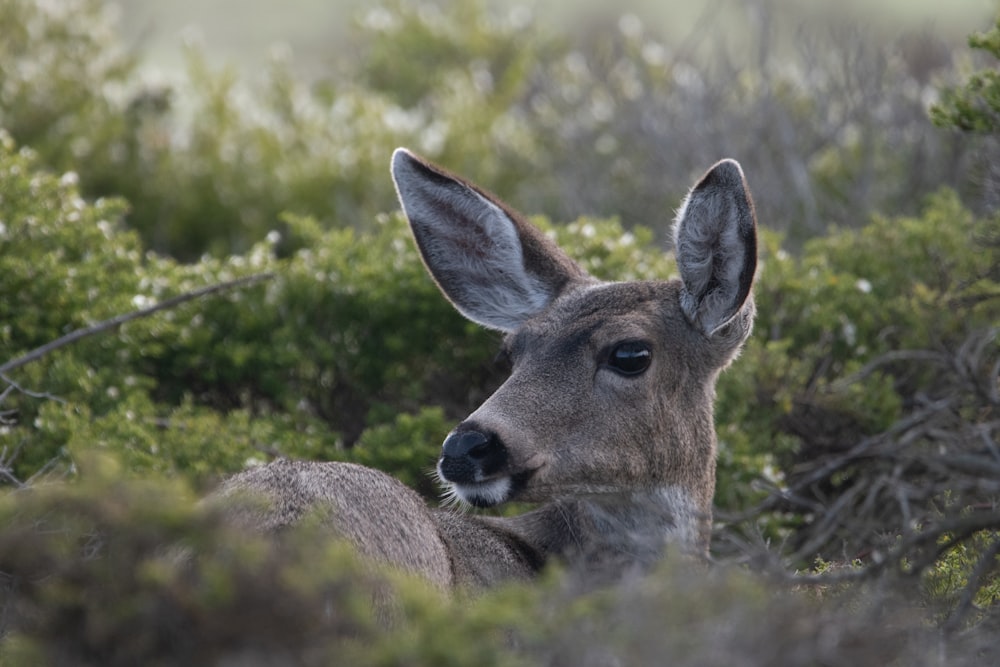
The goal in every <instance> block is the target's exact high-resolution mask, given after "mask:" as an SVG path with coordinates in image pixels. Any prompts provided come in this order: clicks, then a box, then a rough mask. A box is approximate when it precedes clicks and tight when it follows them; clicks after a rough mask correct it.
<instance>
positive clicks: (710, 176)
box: [694, 158, 747, 191]
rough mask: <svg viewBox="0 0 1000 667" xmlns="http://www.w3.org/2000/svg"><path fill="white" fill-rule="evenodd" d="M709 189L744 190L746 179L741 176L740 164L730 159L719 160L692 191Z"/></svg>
mask: <svg viewBox="0 0 1000 667" xmlns="http://www.w3.org/2000/svg"><path fill="white" fill-rule="evenodd" d="M710 187H721V188H725V189H741V190H744V191H745V190H746V189H747V187H746V178H745V177H744V176H743V168H742V167H740V163H739V162H737V161H736V160H733V159H731V158H726V159H725V160H719V161H718V162H716V163H715V164H714V165H712V167H711V168H709V170H708V171H706V172H705V175H704V176H702V177H701V180H700V181H698V184H697V185H696V186H694V190H702V189H704V188H710Z"/></svg>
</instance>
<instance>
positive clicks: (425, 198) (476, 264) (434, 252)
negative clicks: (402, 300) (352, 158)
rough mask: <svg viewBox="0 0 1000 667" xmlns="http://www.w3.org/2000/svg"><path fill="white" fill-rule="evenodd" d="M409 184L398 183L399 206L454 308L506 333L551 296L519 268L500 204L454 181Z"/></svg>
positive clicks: (517, 244) (516, 242)
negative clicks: (416, 232) (414, 228)
mask: <svg viewBox="0 0 1000 667" xmlns="http://www.w3.org/2000/svg"><path fill="white" fill-rule="evenodd" d="M409 185H411V187H408V188H405V189H404V188H400V191H401V192H404V191H405V192H406V196H405V197H403V198H402V199H403V208H404V209H405V211H406V214H407V217H409V219H410V220H411V221H417V222H415V223H414V224H418V225H420V226H421V228H422V229H421V239H422V240H423V243H424V248H423V249H424V253H425V257H424V259H425V261H426V262H427V265H428V267H429V268H430V270H431V272H432V273H433V274H434V276H435V277H436V278H437V280H438V282H439V284H440V285H441V287H442V289H443V290H444V291H445V293H446V294H447V295H448V297H449V298H450V299H451V300H452V302H453V303H454V305H455V307H456V308H457V309H458V311H459V312H461V313H462V314H463V315H464V316H465V317H467V318H469V319H470V320H472V321H473V322H476V323H478V324H481V325H483V326H485V327H488V328H491V329H499V330H500V331H507V332H509V331H513V330H515V329H517V328H518V327H520V325H521V324H522V323H523V322H524V321H525V320H527V319H528V318H530V317H532V316H534V315H536V314H538V313H539V312H541V311H542V310H544V309H545V308H546V307H547V306H548V304H549V303H550V302H551V301H552V298H553V296H554V295H553V294H552V292H551V291H550V289H549V288H548V287H547V286H546V284H545V283H544V282H543V281H541V280H540V279H538V278H537V277H535V276H534V275H532V274H531V273H529V272H528V271H527V270H526V269H525V267H524V255H523V252H522V250H521V241H520V238H519V237H518V234H517V228H516V227H515V225H514V222H513V221H512V220H511V219H510V218H509V217H508V216H507V214H506V213H504V211H503V210H502V209H500V208H499V207H498V206H497V205H496V204H494V203H493V202H491V201H489V200H488V199H486V198H485V197H483V196H481V195H480V194H479V193H478V192H476V191H475V190H472V189H470V188H467V187H465V186H463V185H461V184H459V183H454V184H452V185H449V186H447V187H440V186H437V185H433V184H429V183H426V182H424V183H420V184H409ZM449 211H451V212H455V213H456V214H457V215H449V214H447V213H444V212H449Z"/></svg>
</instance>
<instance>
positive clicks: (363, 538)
mask: <svg viewBox="0 0 1000 667" xmlns="http://www.w3.org/2000/svg"><path fill="white" fill-rule="evenodd" d="M392 172H393V177H394V179H395V183H396V187H397V191H398V194H399V197H400V201H401V203H402V205H403V210H404V212H405V213H406V216H407V218H408V220H409V221H410V226H411V229H412V231H413V235H414V238H415V240H416V242H417V246H418V248H419V250H420V253H421V256H422V257H423V260H424V262H425V264H426V266H427V268H428V270H429V272H430V273H431V275H432V276H433V277H434V279H435V281H436V282H437V283H438V286H439V287H440V288H441V290H442V292H443V293H444V295H445V296H446V297H447V298H448V299H449V300H450V301H451V302H452V303H453V305H454V306H455V307H456V308H457V309H458V310H459V312H461V313H462V314H463V315H465V316H466V317H468V318H469V319H471V320H473V321H474V322H477V323H479V324H481V325H483V326H486V327H489V328H493V329H497V330H500V331H502V332H504V334H505V337H504V342H503V354H505V355H506V356H507V357H508V358H509V359H510V361H511V364H512V371H511V375H510V377H509V378H508V380H507V381H506V382H505V383H504V384H503V385H502V386H501V387H500V388H499V389H498V390H497V391H496V392H495V393H494V394H493V395H492V396H491V397H490V398H489V399H487V400H486V402H485V403H483V404H482V405H481V406H480V407H479V408H478V409H477V410H476V411H475V412H473V413H472V414H471V415H470V416H469V417H468V418H467V419H466V420H465V421H463V422H462V423H461V424H459V425H458V426H457V427H456V428H455V430H454V431H453V432H452V433H451V434H450V435H449V436H448V438H447V439H446V440H445V442H444V444H443V447H442V453H441V457H440V458H439V460H438V465H437V474H438V476H439V478H440V480H441V481H442V482H443V483H444V484H445V486H446V487H447V489H448V494H450V495H451V496H453V497H454V498H456V499H458V500H459V501H461V502H464V503H467V504H470V505H474V506H479V507H490V506H494V505H497V504H500V503H503V502H506V501H508V500H513V499H517V500H522V501H529V502H537V503H540V505H539V506H538V508H537V509H534V510H532V511H529V512H527V513H525V514H522V515H520V516H515V517H510V518H492V517H477V516H473V515H468V514H462V513H459V512H456V511H453V510H448V509H437V510H431V509H429V508H427V507H426V505H425V504H424V503H423V502H422V501H421V499H420V498H419V496H417V494H416V493H415V492H413V491H411V490H409V489H407V488H406V487H405V486H403V485H402V484H401V483H399V482H397V481H396V480H394V479H392V478H391V477H389V476H387V475H385V474H383V473H380V472H377V471H373V470H370V469H368V468H364V467H361V466H355V465H350V464H344V463H309V462H288V461H278V462H274V463H272V464H269V465H267V466H262V467H261V468H257V469H252V470H249V471H246V472H244V473H242V474H240V475H237V476H235V477H233V478H231V479H230V480H228V481H227V482H226V483H225V484H224V486H223V489H222V491H221V494H222V495H227V494H230V493H235V492H239V491H243V490H250V491H254V492H258V493H263V495H264V496H265V498H266V499H267V502H266V503H265V504H264V505H262V506H260V508H259V510H258V511H257V512H256V513H254V514H253V515H252V516H248V517H247V518H246V520H247V521H248V522H250V523H252V524H254V525H256V526H260V527H262V528H265V529H269V528H275V527H280V526H283V525H288V524H291V523H294V522H295V521H297V520H298V519H299V518H300V517H301V516H302V515H303V514H304V513H306V512H307V511H315V510H317V509H318V510H320V511H322V512H323V513H324V515H328V519H327V520H328V521H329V523H330V525H331V528H332V530H333V531H334V532H336V533H337V534H338V535H341V536H343V537H345V538H346V539H348V540H349V541H351V542H352V543H354V544H355V545H356V546H357V548H358V550H359V551H360V553H361V554H362V555H363V556H366V557H369V558H371V559H373V560H376V561H380V562H386V563H389V564H392V565H395V566H397V567H400V568H402V569H404V570H408V571H411V572H416V573H418V574H421V575H422V576H424V577H426V578H427V579H429V580H430V581H432V582H434V583H435V584H437V585H439V586H441V587H443V588H448V587H452V586H454V585H461V584H470V585H473V586H489V585H493V584H495V583H498V582H500V581H503V580H508V579H519V578H520V579H523V578H528V577H530V576H532V575H534V574H535V573H537V572H538V570H539V569H540V568H541V567H542V566H543V565H544V564H545V563H546V562H548V561H549V560H551V559H560V560H564V561H566V562H568V563H570V564H572V565H574V566H579V567H582V568H585V569H594V570H598V571H603V572H608V571H611V572H621V571H623V570H626V569H629V568H636V567H639V568H642V567H647V566H649V565H650V564H652V563H653V562H655V561H656V559H657V558H658V557H659V556H660V555H661V554H662V552H663V550H664V548H665V547H666V546H667V545H668V544H675V545H677V546H678V548H679V549H681V550H684V551H687V552H695V553H697V552H704V551H706V550H707V547H708V540H709V532H710V527H711V507H712V496H713V494H714V490H715V455H716V454H715V452H716V436H715V429H714V423H713V414H712V412H713V404H714V398H715V383H716V379H717V377H718V375H719V373H720V372H721V371H722V369H724V368H725V367H726V366H727V365H728V364H729V363H730V362H731V361H732V359H733V358H735V356H736V355H737V354H738V352H739V349H740V347H741V345H742V344H743V341H744V340H745V339H746V337H747V336H748V335H749V333H750V329H751V326H752V322H753V316H754V305H753V299H752V296H751V294H750V292H751V287H752V281H753V275H754V271H755V268H756V222H755V217H754V211H753V204H752V201H751V199H750V195H749V191H748V189H747V186H746V182H745V180H744V178H743V174H742V171H741V170H740V168H739V165H737V164H736V163H735V162H733V161H731V160H728V161H722V162H720V163H718V164H717V165H715V166H714V167H713V168H712V169H710V170H709V171H708V172H707V173H706V174H705V175H704V176H703V177H702V179H701V180H700V181H699V182H698V183H697V184H696V185H695V186H694V188H692V190H691V191H690V193H689V194H688V196H687V198H686V199H685V201H684V203H683V205H682V207H681V209H680V211H679V213H678V215H677V221H676V224H675V229H674V231H675V242H676V248H677V250H676V253H677V262H678V268H679V271H680V275H681V278H680V280H676V279H675V280H671V281H645V282H623V283H615V282H611V283H609V282H601V281H598V280H596V279H594V278H592V277H591V276H589V275H588V274H586V273H585V272H584V271H583V270H582V269H581V268H580V267H579V266H578V265H577V264H575V263H574V262H573V261H572V260H570V259H569V258H568V257H567V256H566V255H565V254H564V253H563V252H562V251H561V250H560V249H559V248H558V247H557V246H556V245H555V244H554V243H553V242H552V241H551V240H549V239H548V238H547V237H546V236H545V235H544V234H542V233H541V232H540V231H539V230H538V229H536V228H535V227H533V226H532V225H530V224H529V223H527V222H526V221H525V220H523V219H522V218H521V217H520V216H519V215H518V214H516V213H515V212H513V211H512V210H511V209H509V208H507V207H506V206H505V205H504V204H503V203H502V202H500V201H499V200H497V199H496V198H494V197H492V196H491V195H489V194H487V193H485V192H484V191H482V190H479V189H478V188H476V187H475V186H473V185H471V184H469V183H467V182H465V181H463V180H462V179H460V178H458V177H455V176H452V175H450V174H448V173H447V172H445V171H444V170H442V169H440V168H438V167H436V166H434V165H431V164H429V163H427V162H425V161H423V160H422V159H420V158H418V157H416V156H414V155H413V154H411V153H409V152H407V151H405V150H403V149H400V150H397V151H396V153H395V154H394V156H393V163H392Z"/></svg>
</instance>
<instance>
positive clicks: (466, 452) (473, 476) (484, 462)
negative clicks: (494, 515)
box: [438, 429, 507, 484]
mask: <svg viewBox="0 0 1000 667" xmlns="http://www.w3.org/2000/svg"><path fill="white" fill-rule="evenodd" d="M506 463H507V448H506V447H505V446H504V444H503V442H502V441H501V440H500V438H498V437H497V435H496V434H495V433H491V432H485V433H484V432H482V431H477V430H473V429H463V430H457V431H454V432H452V433H451V435H449V436H448V437H447V438H445V441H444V445H443V446H442V450H441V460H440V461H439V462H438V472H440V473H441V477H443V478H444V479H445V480H446V481H448V482H456V483H459V484H461V483H469V482H479V481H482V480H483V478H485V477H488V476H490V475H493V474H495V473H497V472H500V471H501V470H502V469H503V467H504V465H505V464H506Z"/></svg>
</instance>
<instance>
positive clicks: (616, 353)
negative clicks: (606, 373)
mask: <svg viewBox="0 0 1000 667" xmlns="http://www.w3.org/2000/svg"><path fill="white" fill-rule="evenodd" d="M652 359H653V352H652V350H650V349H649V344H648V343H645V342H643V341H639V340H630V341H626V342H624V343H618V344H617V345H615V346H614V347H613V348H611V353H610V354H609V355H608V361H607V365H608V366H609V367H610V368H611V370H613V371H615V372H616V373H618V374H620V375H639V374H640V373H642V372H644V371H645V370H646V369H647V368H649V363H650V361H652Z"/></svg>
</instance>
